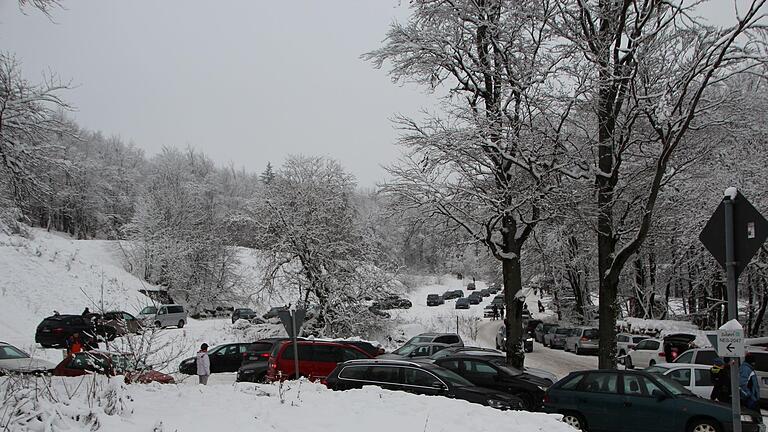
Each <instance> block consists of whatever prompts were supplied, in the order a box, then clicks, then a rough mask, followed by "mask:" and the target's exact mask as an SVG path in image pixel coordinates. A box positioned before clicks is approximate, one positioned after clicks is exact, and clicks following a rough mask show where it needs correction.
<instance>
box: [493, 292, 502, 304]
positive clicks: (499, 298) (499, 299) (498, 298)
mask: <svg viewBox="0 0 768 432" xmlns="http://www.w3.org/2000/svg"><path fill="white" fill-rule="evenodd" d="M491 304H492V305H496V306H504V296H503V295H501V294H497V295H496V296H495V297H494V298H493V300H491Z"/></svg>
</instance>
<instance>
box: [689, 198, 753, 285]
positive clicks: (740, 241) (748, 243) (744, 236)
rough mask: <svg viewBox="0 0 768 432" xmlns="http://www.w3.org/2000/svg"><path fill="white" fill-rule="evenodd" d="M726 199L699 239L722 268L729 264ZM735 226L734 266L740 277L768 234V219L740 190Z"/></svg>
mask: <svg viewBox="0 0 768 432" xmlns="http://www.w3.org/2000/svg"><path fill="white" fill-rule="evenodd" d="M728 199H730V198H725V200H728ZM725 200H723V201H722V202H721V203H720V205H719V206H718V207H717V210H715V213H714V214H713V215H712V217H711V218H710V219H709V222H707V225H706V226H705V227H704V229H703V230H702V231H701V234H699V240H701V242H702V243H704V246H705V247H706V248H707V250H709V253H711V254H712V256H714V257H715V259H716V260H717V262H718V263H720V265H721V266H722V267H723V268H726V259H725V235H724V234H723V233H725ZM733 229H734V231H733V237H734V239H733V240H734V255H735V257H734V258H735V261H736V267H735V269H736V277H738V276H739V275H740V274H741V272H742V271H743V270H744V268H745V267H746V266H747V264H749V261H750V260H751V259H752V257H753V256H754V255H755V252H757V251H758V249H760V246H761V245H762V244H763V242H765V239H766V238H768V221H766V220H765V218H764V217H763V215H761V214H760V212H759V211H757V209H755V207H754V206H752V204H751V203H750V202H749V201H748V200H747V199H746V198H745V197H744V196H743V195H742V194H741V193H737V194H736V197H735V198H734V199H733Z"/></svg>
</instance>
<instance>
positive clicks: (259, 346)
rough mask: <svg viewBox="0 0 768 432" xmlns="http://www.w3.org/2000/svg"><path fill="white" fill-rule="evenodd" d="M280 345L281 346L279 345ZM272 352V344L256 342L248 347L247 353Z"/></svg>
mask: <svg viewBox="0 0 768 432" xmlns="http://www.w3.org/2000/svg"><path fill="white" fill-rule="evenodd" d="M277 345H279V344H277ZM271 350H272V344H271V343H268V342H256V343H252V344H250V345H248V348H246V352H249V353H266V352H270V351H271Z"/></svg>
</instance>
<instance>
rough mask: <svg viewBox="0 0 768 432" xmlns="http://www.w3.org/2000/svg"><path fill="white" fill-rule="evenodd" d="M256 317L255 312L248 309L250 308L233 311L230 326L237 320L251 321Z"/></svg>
mask: <svg viewBox="0 0 768 432" xmlns="http://www.w3.org/2000/svg"><path fill="white" fill-rule="evenodd" d="M257 316H258V315H257V314H256V312H255V311H254V310H253V309H250V308H239V309H235V311H234V312H232V324H234V323H235V321H237V320H239V319H244V320H252V319H254V318H256V317H257Z"/></svg>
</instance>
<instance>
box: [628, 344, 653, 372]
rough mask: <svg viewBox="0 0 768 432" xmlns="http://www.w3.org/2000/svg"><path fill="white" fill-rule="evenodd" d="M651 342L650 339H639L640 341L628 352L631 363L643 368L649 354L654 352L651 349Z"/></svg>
mask: <svg viewBox="0 0 768 432" xmlns="http://www.w3.org/2000/svg"><path fill="white" fill-rule="evenodd" d="M651 342H652V341H650V340H644V341H640V343H639V344H637V346H636V347H635V349H634V351H632V352H631V353H630V357H631V358H632V365H633V366H634V367H640V368H644V367H646V366H647V365H648V362H649V361H650V358H651V354H652V353H654V352H655V351H652V348H651V345H650V343H651ZM657 345H658V344H657ZM657 348H658V346H657Z"/></svg>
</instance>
